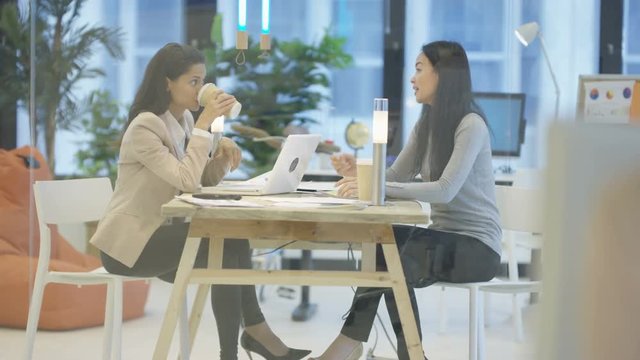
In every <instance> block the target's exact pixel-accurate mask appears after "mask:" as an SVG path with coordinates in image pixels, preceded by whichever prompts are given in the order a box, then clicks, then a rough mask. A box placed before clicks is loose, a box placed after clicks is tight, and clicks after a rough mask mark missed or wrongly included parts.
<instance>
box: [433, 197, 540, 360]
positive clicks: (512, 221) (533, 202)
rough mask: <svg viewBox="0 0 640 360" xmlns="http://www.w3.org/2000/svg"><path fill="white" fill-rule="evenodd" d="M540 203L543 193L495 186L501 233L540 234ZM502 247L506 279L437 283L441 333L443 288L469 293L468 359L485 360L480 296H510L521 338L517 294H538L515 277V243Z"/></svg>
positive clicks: (532, 285)
mask: <svg viewBox="0 0 640 360" xmlns="http://www.w3.org/2000/svg"><path fill="white" fill-rule="evenodd" d="M542 200H543V194H542V193H541V192H540V191H538V190H534V189H524V188H517V187H512V186H496V201H497V205H498V209H499V211H500V218H501V223H502V229H503V231H505V232H507V231H516V232H524V233H534V234H537V235H539V234H541V233H542ZM506 242H507V244H506V246H505V250H506V255H507V260H508V268H509V280H508V281H503V280H497V279H494V280H491V281H488V282H478V283H462V284H453V283H437V285H439V286H441V287H442V289H443V292H442V293H441V303H440V304H441V305H440V306H441V308H440V314H441V318H440V331H441V332H442V331H443V330H444V327H445V326H446V307H445V301H444V288H446V287H455V288H462V289H468V290H469V359H471V360H476V359H483V358H484V309H483V293H485V292H486V293H506V294H512V296H513V326H514V331H515V332H516V338H517V339H518V338H519V337H521V336H522V333H523V331H522V314H521V309H520V303H519V302H518V298H517V294H519V293H535V292H539V291H540V283H539V282H538V281H520V280H519V278H518V270H517V259H516V256H515V251H514V250H515V248H516V241H514V240H513V238H512V237H510V238H508V239H507V241H506Z"/></svg>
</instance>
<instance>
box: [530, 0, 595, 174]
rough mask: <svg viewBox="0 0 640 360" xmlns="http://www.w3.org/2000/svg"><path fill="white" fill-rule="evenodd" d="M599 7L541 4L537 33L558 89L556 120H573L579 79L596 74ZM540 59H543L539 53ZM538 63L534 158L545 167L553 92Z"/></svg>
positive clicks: (574, 2) (583, 1)
mask: <svg viewBox="0 0 640 360" xmlns="http://www.w3.org/2000/svg"><path fill="white" fill-rule="evenodd" d="M599 4H600V2H599V1H595V0H569V1H555V0H544V2H543V4H542V11H541V14H542V19H541V23H540V31H541V32H542V35H543V36H544V39H545V43H546V47H547V53H548V54H549V60H550V62H551V66H553V71H554V72H555V75H556V79H557V81H558V86H559V88H560V106H559V111H558V120H559V121H574V119H575V111H576V101H577V96H578V95H577V89H578V88H577V86H578V85H577V84H578V76H579V75H580V74H594V73H596V72H597V69H598V51H599V50H598V49H599V46H598V41H599V26H598V24H599V10H598V6H599ZM537 41H539V40H537ZM541 51H542V50H541ZM540 56H541V57H542V56H543V54H542V52H541V53H540ZM538 63H539V66H541V67H542V68H541V69H540V75H541V76H540V87H539V94H540V100H541V102H540V108H539V111H538V114H539V118H538V119H537V120H538V129H537V139H538V141H537V147H538V148H537V150H538V151H537V155H538V156H537V158H538V164H539V165H541V166H544V165H545V164H543V162H544V161H545V160H544V159H546V146H547V145H546V144H547V131H548V125H549V123H551V122H552V121H553V112H554V104H555V93H554V87H553V82H552V80H551V75H550V73H549V69H548V68H547V64H546V63H545V61H544V59H542V58H541V59H540V61H539V62H538Z"/></svg>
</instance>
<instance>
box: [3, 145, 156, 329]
mask: <svg viewBox="0 0 640 360" xmlns="http://www.w3.org/2000/svg"><path fill="white" fill-rule="evenodd" d="M30 152H31V148H30V147H22V148H18V149H14V150H11V151H5V150H1V149H0V274H2V276H0V326H6V327H14V328H25V327H26V324H27V317H28V312H29V294H30V289H31V287H32V286H33V283H34V281H35V271H36V268H37V263H38V249H39V244H40V236H39V230H38V220H37V218H36V211H35V205H34V202H33V199H29V194H30V191H29V190H30V188H31V183H30V181H29V180H30V176H29V170H30V169H29V167H31V168H32V170H33V179H34V180H51V172H50V171H49V168H48V166H47V162H46V161H45V159H44V157H43V156H42V154H40V153H39V152H38V151H37V150H35V149H34V152H35V154H34V157H33V158H31V156H30ZM36 167H37V168H36ZM29 207H31V209H32V211H31V214H32V216H33V218H32V219H31V221H29V214H30V211H29ZM30 237H31V238H32V241H31V242H32V249H31V253H30V252H29V238H30ZM51 240H52V243H51V262H50V265H49V269H50V270H55V271H90V270H93V269H95V268H98V267H100V266H101V263H100V259H98V258H96V257H94V256H91V255H87V254H83V253H80V252H78V251H77V250H75V249H74V248H73V247H72V246H71V245H70V244H69V243H68V242H67V241H66V240H65V239H64V238H63V237H62V236H61V235H60V234H59V233H58V230H57V228H55V227H52V232H51ZM106 289H107V288H106V285H90V286H87V285H85V286H82V287H77V286H75V285H66V284H54V283H50V284H48V285H47V286H46V287H45V291H44V298H43V302H42V310H41V313H40V321H39V328H40V329H46V330H67V329H75V328H82V327H89V326H97V325H102V324H103V323H104V310H105V300H106V298H105V296H106ZM148 292H149V284H147V283H145V282H144V281H129V282H126V283H125V285H124V302H123V314H124V318H125V319H132V318H136V317H140V316H142V315H143V314H144V306H145V304H146V302H147V295H148Z"/></svg>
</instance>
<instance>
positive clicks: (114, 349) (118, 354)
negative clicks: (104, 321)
mask: <svg viewBox="0 0 640 360" xmlns="http://www.w3.org/2000/svg"><path fill="white" fill-rule="evenodd" d="M122 287H123V285H122V279H119V278H116V279H114V280H113V335H112V338H111V344H112V345H111V357H112V359H113V360H120V359H121V358H122V304H123V302H124V298H123V297H124V293H123V289H122Z"/></svg>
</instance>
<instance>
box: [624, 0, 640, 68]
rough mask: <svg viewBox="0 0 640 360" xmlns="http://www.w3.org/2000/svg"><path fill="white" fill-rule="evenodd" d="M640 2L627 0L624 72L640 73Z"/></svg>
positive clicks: (625, 3) (625, 4) (625, 7)
mask: <svg viewBox="0 0 640 360" xmlns="http://www.w3.org/2000/svg"><path fill="white" fill-rule="evenodd" d="M638 19H640V2H638V1H635V0H625V2H624V22H623V30H622V63H623V65H622V66H623V73H624V74H640V37H638V36H637V34H640V22H639V21H638Z"/></svg>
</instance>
